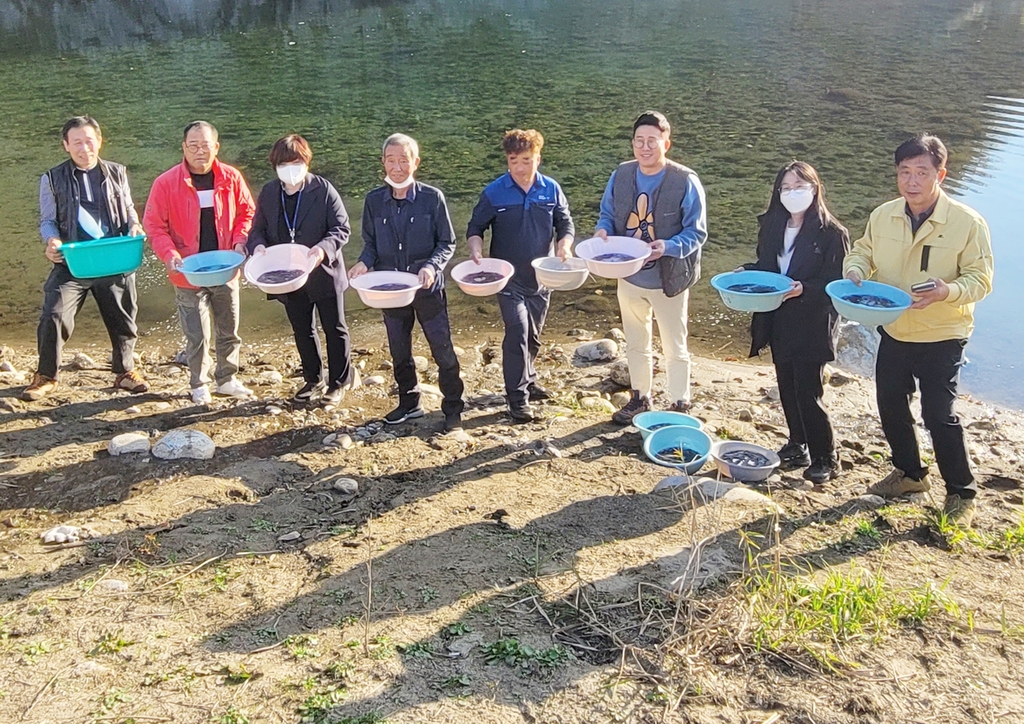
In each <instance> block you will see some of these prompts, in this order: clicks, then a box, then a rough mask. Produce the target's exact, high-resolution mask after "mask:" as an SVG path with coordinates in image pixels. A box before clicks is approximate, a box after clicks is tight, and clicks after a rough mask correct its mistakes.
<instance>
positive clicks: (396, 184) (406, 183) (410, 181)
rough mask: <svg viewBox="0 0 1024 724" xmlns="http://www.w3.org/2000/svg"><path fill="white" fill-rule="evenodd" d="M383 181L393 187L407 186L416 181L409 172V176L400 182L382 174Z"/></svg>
mask: <svg viewBox="0 0 1024 724" xmlns="http://www.w3.org/2000/svg"><path fill="white" fill-rule="evenodd" d="M384 181H385V182H386V183H387V184H388V186H390V187H391V188H393V189H405V188H409V187H410V186H412V185H413V184H414V183H416V180H415V179H414V178H413V177H412V174H409V178H407V179H406V180H405V181H402V182H401V183H399V182H397V181H392V180H391V177H390V176H387V175H385V176H384Z"/></svg>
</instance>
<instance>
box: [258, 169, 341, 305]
mask: <svg viewBox="0 0 1024 724" xmlns="http://www.w3.org/2000/svg"><path fill="white" fill-rule="evenodd" d="M282 188H283V186H282V185H281V182H280V181H278V180H277V179H274V180H273V181H270V182H269V183H267V185H266V186H264V187H263V188H262V189H261V190H260V195H259V197H258V198H257V199H256V215H255V216H254V217H253V220H252V229H251V230H250V231H249V241H248V242H247V243H246V247H247V248H248V249H249V253H250V254H251V253H252V252H253V251H254V250H255V249H256V247H257V246H260V245H263V246H274V245H275V244H288V243H290V241H291V238H290V237H289V236H288V235H287V234H285V233H282V230H283V229H284V223H283V221H282V219H283V214H282V209H281V189H282ZM295 226H296V230H295V243H296V244H302V245H303V246H308V247H310V248H313V247H314V246H318V247H320V248H321V249H323V250H324V254H325V257H324V261H323V263H322V264H320V266H318V267H317V268H316V269H314V270H313V273H312V274H310V275H309V281H307V282H306V285H305V286H304V287H302V289H299V290H298V291H295V292H291V294H305V295H306V296H308V297H309V299H310V301H314V302H315V301H318V300H320V299H326V298H328V297H333V296H341V295H342V294H343V293H344V292H345V290H346V289H347V288H348V276H347V275H346V274H345V260H344V259H343V258H342V256H341V248H342V247H343V246H344V245H345V244H346V243H347V242H348V237H349V235H350V234H351V229H350V228H349V223H348V212H346V211H345V205H344V204H343V203H342V202H341V195H340V194H338V190H337V189H336V188H334V186H333V185H332V184H331V182H330V181H328V180H327V179H325V178H323V177H321V176H316V175H314V174H311V173H310V174H306V185H305V187H304V188H303V189H302V201H301V203H300V204H299V209H298V219H297V220H296V223H295ZM271 296H275V295H271ZM276 296H290V295H276Z"/></svg>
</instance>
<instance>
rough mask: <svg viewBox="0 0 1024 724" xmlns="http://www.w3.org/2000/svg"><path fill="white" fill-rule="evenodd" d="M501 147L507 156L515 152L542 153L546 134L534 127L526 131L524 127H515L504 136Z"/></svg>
mask: <svg viewBox="0 0 1024 724" xmlns="http://www.w3.org/2000/svg"><path fill="white" fill-rule="evenodd" d="M501 148H502V150H503V151H505V155H506V156H510V155H512V154H513V153H540V151H541V149H542V148H544V136H542V135H540V131H535V130H533V129H532V128H530V129H527V130H525V131H524V130H523V129H522V128H513V129H512V130H511V131H506V132H505V135H504V136H502V138H501Z"/></svg>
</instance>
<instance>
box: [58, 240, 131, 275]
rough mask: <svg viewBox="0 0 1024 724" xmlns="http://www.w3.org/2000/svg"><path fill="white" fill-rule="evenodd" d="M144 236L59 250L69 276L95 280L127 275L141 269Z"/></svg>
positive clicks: (69, 244) (65, 246) (77, 243)
mask: <svg viewBox="0 0 1024 724" xmlns="http://www.w3.org/2000/svg"><path fill="white" fill-rule="evenodd" d="M145 240H146V237H145V236H112V237H109V238H106V239H90V240H88V241H69V242H67V243H66V244H62V245H61V247H60V251H61V253H62V254H63V255H64V261H65V262H66V263H67V265H68V269H70V270H71V274H72V275H74V276H75V277H77V278H79V279H98V278H99V277H112V276H116V275H118V274H130V273H131V272H133V271H135V270H136V269H138V268H139V267H140V266H142V246H143V242H144V241H145Z"/></svg>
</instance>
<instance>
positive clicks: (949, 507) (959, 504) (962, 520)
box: [942, 495, 978, 528]
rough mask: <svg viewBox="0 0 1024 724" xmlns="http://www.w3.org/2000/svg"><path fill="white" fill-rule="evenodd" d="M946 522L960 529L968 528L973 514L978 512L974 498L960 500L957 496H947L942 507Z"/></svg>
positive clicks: (972, 519)
mask: <svg viewBox="0 0 1024 724" xmlns="http://www.w3.org/2000/svg"><path fill="white" fill-rule="evenodd" d="M942 512H943V514H944V515H945V516H946V521H947V522H949V523H951V524H952V525H958V526H960V527H961V528H970V527H971V523H972V522H973V521H974V514H975V513H977V512H978V504H977V503H976V502H974V498H961V497H960V496H959V495H947V496H946V502H945V503H943V505H942Z"/></svg>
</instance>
